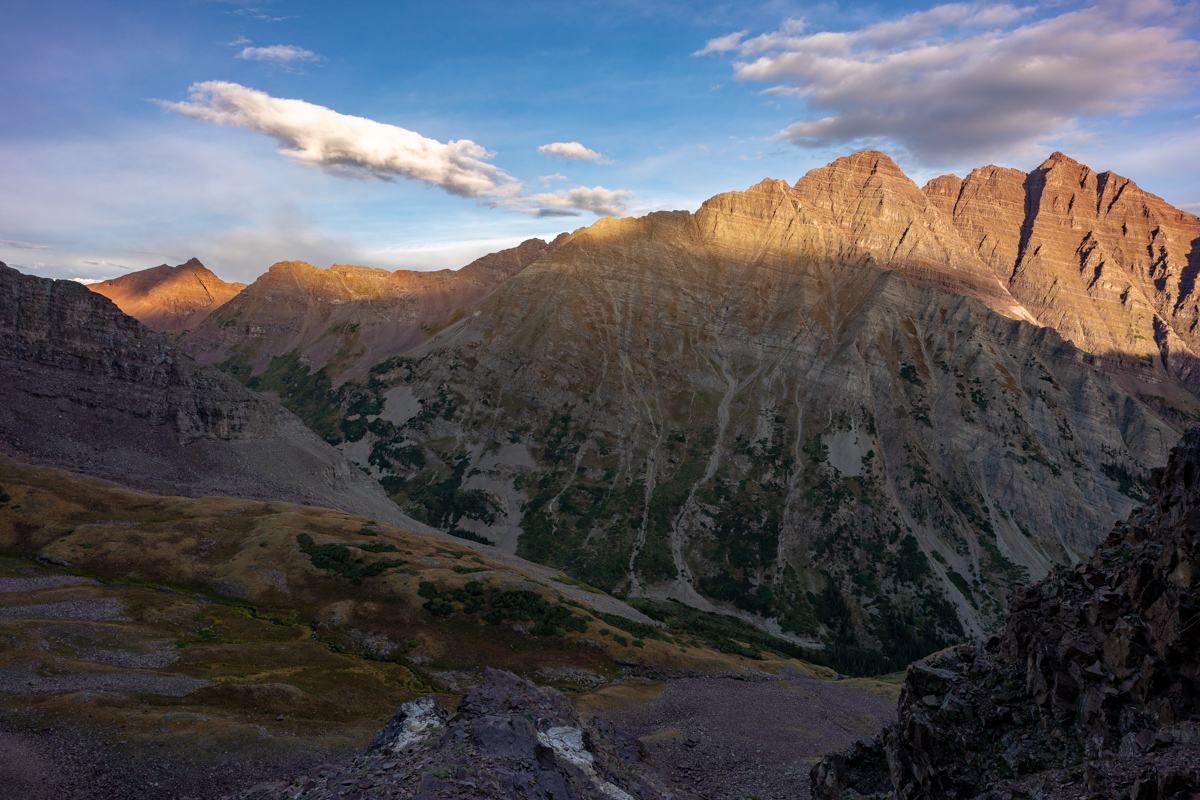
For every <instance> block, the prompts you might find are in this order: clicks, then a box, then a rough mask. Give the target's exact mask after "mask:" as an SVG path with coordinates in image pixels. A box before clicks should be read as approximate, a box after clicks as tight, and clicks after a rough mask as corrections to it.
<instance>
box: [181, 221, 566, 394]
mask: <svg viewBox="0 0 1200 800" xmlns="http://www.w3.org/2000/svg"><path fill="white" fill-rule="evenodd" d="M551 246H552V245H548V244H547V243H546V242H543V241H542V240H541V239H530V240H528V241H526V242H523V243H522V244H520V245H519V246H517V247H514V248H510V249H508V250H503V251H500V252H498V253H491V254H489V255H486V256H484V257H482V258H480V259H477V260H476V261H473V262H472V263H470V264H468V265H467V266H465V267H463V268H462V269H459V270H449V269H444V270H439V271H436V272H416V271H412V270H398V271H396V272H389V271H387V270H383V269H369V268H367V267H355V266H350V265H346V264H334V265H333V266H332V267H330V268H329V269H319V268H317V267H314V266H312V265H311V264H306V263H305V262H303V261H281V262H279V263H277V264H275V265H273V266H272V267H271V268H270V270H268V271H267V272H266V274H264V275H262V276H261V277H259V278H258V280H256V281H255V282H254V283H252V284H251V285H250V286H249V287H248V288H247V289H246V290H245V291H243V292H242V293H241V294H239V295H238V296H237V297H236V298H234V299H233V300H232V301H230V302H229V303H227V304H226V305H225V306H223V307H222V308H221V309H220V310H219V311H217V312H216V313H215V314H213V315H211V316H209V317H208V318H206V319H204V320H203V321H202V322H198V324H196V325H195V326H193V329H192V330H191V331H190V332H189V334H188V336H187V337H186V338H185V339H184V340H183V346H184V347H185V348H186V349H187V350H188V351H189V352H191V353H192V354H193V355H194V356H195V357H196V359H197V360H199V361H201V362H202V363H206V364H215V363H220V364H222V365H223V366H225V367H226V368H227V369H230V370H232V371H233V372H234V374H236V375H238V376H239V377H242V378H243V379H245V378H249V377H250V376H251V375H254V374H257V373H260V372H262V371H263V369H265V368H266V367H267V366H268V365H269V364H270V363H271V360H272V359H273V358H275V357H277V356H286V355H291V356H293V357H295V358H297V359H298V361H299V363H302V364H304V365H306V366H309V367H311V368H312V369H314V370H316V369H320V368H322V367H324V368H326V371H327V373H328V374H329V375H330V376H331V377H338V376H344V377H361V376H362V374H363V373H364V372H366V370H367V369H368V368H370V367H371V366H373V365H375V364H377V363H379V362H380V361H383V360H385V359H387V358H390V357H392V356H395V355H398V354H400V353H403V352H406V351H408V350H411V349H412V348H414V347H416V346H417V345H419V344H421V343H423V342H425V341H427V340H428V339H429V338H430V337H431V336H432V335H433V334H435V333H436V332H437V331H439V330H441V329H442V328H444V327H446V326H447V325H450V324H452V323H454V322H457V321H458V320H460V319H462V318H463V317H465V316H466V315H467V314H469V313H471V311H473V310H474V309H475V307H476V306H478V305H479V303H480V302H482V301H483V300H484V299H485V298H487V297H488V296H489V295H490V294H491V293H492V292H494V291H495V290H496V288H497V287H498V286H500V285H501V284H503V283H504V282H505V281H506V280H508V279H509V278H511V277H512V276H513V275H515V274H516V273H518V272H520V271H521V270H522V269H524V268H525V267H526V266H528V265H529V264H530V263H531V262H533V261H535V260H536V259H537V258H539V257H540V256H541V255H542V254H543V253H544V252H546V250H547V249H549V248H550V247H551Z"/></svg>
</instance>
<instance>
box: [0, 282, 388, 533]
mask: <svg viewBox="0 0 1200 800" xmlns="http://www.w3.org/2000/svg"><path fill="white" fill-rule="evenodd" d="M0 452H3V453H5V454H7V455H9V456H11V457H13V458H16V459H18V460H20V461H25V462H31V463H38V464H45V465H48V466H54V467H60V468H64V469H71V470H76V471H79V472H83V473H86V474H89V475H94V476H96V477H100V478H105V479H108V480H112V481H115V482H118V483H121V484H124V485H126V486H129V487H131V488H136V489H141V490H145V491H150V492H155V493H158V494H173V495H186V496H192V497H199V496H203V495H216V494H219V495H229V496H233V497H246V498H253V499H273V500H286V501H290V502H296V503H309V504H316V505H322V506H327V507H331V508H340V509H344V510H347V511H353V512H355V513H359V514H363V515H365V516H370V517H374V518H376V519H379V520H383V521H388V522H392V523H395V524H406V523H408V522H411V521H410V520H408V518H407V517H405V516H404V515H403V514H402V513H401V512H400V510H399V509H398V508H397V507H396V506H395V504H394V503H392V502H391V501H389V500H388V499H387V497H386V496H385V495H384V494H383V492H382V491H381V490H380V488H379V486H378V485H377V484H376V483H375V482H374V481H372V480H370V479H369V478H367V477H366V476H365V475H363V474H362V473H361V471H360V470H358V469H357V468H356V467H355V466H354V465H352V464H351V463H350V462H348V461H347V460H346V459H345V458H344V457H343V456H342V455H341V454H339V453H338V452H337V451H335V450H334V449H333V448H331V447H330V446H329V445H327V444H326V443H325V442H323V441H321V440H320V439H319V438H317V436H316V435H315V434H313V433H312V432H311V431H309V430H308V429H307V428H306V427H305V426H304V425H303V424H302V423H301V422H300V421H299V420H298V419H296V417H295V416H293V415H292V414H291V413H290V412H288V411H287V410H285V409H284V408H282V407H281V406H279V405H278V404H277V403H275V402H274V401H272V400H269V399H267V398H265V397H262V396H260V395H257V394H255V393H254V392H251V391H250V390H248V389H246V388H244V387H242V386H241V385H240V384H238V383H237V382H236V381H234V380H232V379H231V378H228V377H226V376H225V375H223V374H221V373H220V372H218V371H217V370H215V369H213V368H211V367H204V366H201V365H199V364H196V363H195V362H194V361H193V360H192V359H191V357H190V356H188V355H187V354H185V353H183V352H182V351H180V350H179V349H178V348H176V347H174V346H173V345H172V344H171V343H170V342H169V341H168V340H167V339H166V338H165V337H164V336H162V335H160V334H158V333H154V332H153V331H150V330H148V329H147V328H145V327H144V326H143V325H142V324H141V323H140V322H138V321H137V320H135V319H133V318H132V317H129V316H126V315H125V314H123V313H122V312H121V311H120V310H119V309H118V308H117V307H116V306H115V305H113V303H112V302H111V301H110V300H108V299H107V298H105V297H102V296H101V295H98V294H96V293H93V292H90V291H88V290H87V289H86V288H85V287H83V286H81V285H80V284H77V283H74V282H72V281H52V280H47V279H44V278H37V277H34V276H30V275H23V274H21V273H20V272H17V271H16V270H14V269H11V268H9V267H8V266H6V265H3V264H0Z"/></svg>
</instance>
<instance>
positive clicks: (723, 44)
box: [692, 31, 750, 56]
mask: <svg viewBox="0 0 1200 800" xmlns="http://www.w3.org/2000/svg"><path fill="white" fill-rule="evenodd" d="M749 32H750V31H738V32H737V33H730V34H727V35H725V36H718V37H717V38H715V39H709V40H708V41H707V42H706V43H705V44H704V47H703V49H700V50H697V51H696V52H694V53H692V55H694V56H707V55H712V54H713V53H728V52H729V51H731V50H737V49H738V48H739V47H740V46H741V44H742V39H744V38H746V34H748V33H749Z"/></svg>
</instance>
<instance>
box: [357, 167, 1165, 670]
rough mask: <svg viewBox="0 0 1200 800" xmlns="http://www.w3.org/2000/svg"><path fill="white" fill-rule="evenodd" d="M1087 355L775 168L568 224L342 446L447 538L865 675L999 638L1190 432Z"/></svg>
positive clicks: (379, 397)
mask: <svg viewBox="0 0 1200 800" xmlns="http://www.w3.org/2000/svg"><path fill="white" fill-rule="evenodd" d="M951 233H952V231H951V232H949V233H947V236H948V237H949V236H950V234H951ZM1095 362H1096V360H1095V359H1093V357H1091V356H1089V355H1087V354H1086V353H1083V352H1081V351H1079V350H1078V349H1077V348H1075V347H1073V346H1072V345H1071V344H1069V343H1067V342H1065V341H1063V339H1062V338H1061V337H1059V336H1058V335H1057V334H1056V333H1055V332H1054V331H1053V330H1051V329H1047V328H1038V327H1036V326H1034V325H1031V324H1029V323H1026V322H1022V321H1018V320H1013V319H1010V318H1006V317H1004V316H1001V315H999V314H996V313H993V312H992V311H990V310H989V309H988V308H987V307H986V306H984V305H983V304H982V303H980V302H978V301H977V300H975V299H973V298H970V297H964V296H961V295H955V294H949V293H946V292H942V291H934V290H931V289H928V288H921V287H918V286H914V285H912V284H911V283H910V282H909V281H908V280H907V279H906V278H905V277H904V276H902V275H901V274H899V273H897V272H895V271H889V270H884V269H880V268H879V267H878V266H877V264H876V260H875V258H874V257H873V255H872V254H871V252H869V251H868V250H866V249H864V248H863V247H861V246H858V245H856V244H854V243H853V242H850V241H848V240H847V237H846V236H845V234H844V232H843V231H841V230H840V229H837V228H835V227H833V226H830V225H828V224H826V223H824V222H822V221H821V220H820V219H819V218H814V217H813V216H810V214H809V212H808V211H807V210H806V209H805V208H804V207H803V206H802V205H801V203H799V202H798V200H797V197H796V193H795V192H794V191H793V190H792V188H791V187H789V186H788V185H787V184H785V183H782V182H779V181H764V182H763V183H761V184H759V185H758V186H756V187H754V188H752V189H751V190H749V191H747V192H735V193H729V194H724V195H719V196H717V197H715V198H713V199H712V200H709V201H708V202H707V203H705V204H704V206H703V207H702V208H701V209H700V210H699V211H698V212H697V213H696V214H694V215H693V214H688V213H685V212H672V213H656V214H651V215H649V216H648V217H645V218H642V219H625V220H620V221H616V220H601V221H599V222H597V223H596V224H594V225H593V226H591V227H590V228H587V229H582V230H580V231H576V232H575V233H574V234H572V236H571V237H570V239H569V240H567V241H566V242H565V243H563V244H562V245H561V246H560V247H558V248H557V249H556V250H554V251H553V252H552V253H550V254H548V255H546V256H545V257H543V258H541V259H539V260H538V261H537V262H536V263H534V264H532V265H531V266H530V267H528V268H526V269H525V270H524V271H522V272H521V273H519V274H518V275H516V276H515V277H513V278H512V279H510V280H509V281H508V282H507V283H506V284H505V285H504V286H503V287H501V288H500V289H499V290H498V291H497V292H496V294H494V295H493V296H492V297H490V298H489V299H488V300H487V301H486V302H485V303H484V304H483V305H481V306H480V308H479V314H478V315H476V316H472V317H469V318H467V319H466V320H464V321H463V322H462V323H461V324H460V325H458V326H455V327H454V328H453V329H451V330H448V331H446V332H445V333H444V334H442V335H441V336H439V337H438V338H436V339H434V340H433V341H432V342H430V343H429V344H427V345H424V346H422V347H421V348H419V349H417V350H416V351H414V352H413V353H412V354H411V355H410V356H409V357H402V358H397V359H392V360H389V361H387V362H384V363H382V364H380V365H378V366H376V367H375V368H373V369H372V371H371V380H370V381H369V382H368V383H367V384H365V385H363V386H359V387H358V388H357V389H356V390H355V391H356V392H357V394H356V395H355V397H356V400H355V405H354V408H355V409H361V410H356V411H355V412H354V413H352V414H350V415H349V416H346V417H344V419H343V423H342V426H341V428H340V432H339V434H338V435H339V436H341V437H343V438H344V443H343V445H342V447H343V449H344V450H345V451H346V452H348V453H352V454H353V456H354V458H355V459H356V460H357V461H359V463H362V464H364V465H368V466H369V467H370V468H371V469H372V471H373V474H375V475H377V476H379V477H380V479H381V480H382V481H383V483H384V486H385V488H387V489H388V490H389V492H391V493H392V495H393V496H394V497H396V498H397V499H398V501H400V502H401V503H402V505H404V507H405V508H407V509H409V510H410V512H411V513H414V514H415V515H419V516H420V518H422V519H424V520H425V521H427V522H429V523H430V524H432V525H435V526H438V527H442V528H449V529H455V528H457V529H459V530H462V531H468V532H471V533H473V534H476V535H483V536H486V537H487V538H490V539H493V540H495V541H498V542H499V543H500V544H501V546H502V547H505V548H509V549H512V550H515V551H516V552H518V553H520V554H522V555H524V556H526V557H528V558H531V559H533V560H537V561H543V562H546V563H551V564H554V565H557V566H561V567H565V568H566V569H568V571H570V572H571V573H572V574H574V575H576V576H577V577H580V578H582V579H584V580H587V581H588V582H589V583H592V584H594V585H597V586H601V587H602V588H606V589H610V590H616V591H625V592H628V593H630V594H631V595H635V596H636V595H644V596H648V597H657V598H662V597H672V598H677V599H679V600H682V601H684V602H686V603H689V604H693V605H696V606H699V607H702V608H708V607H713V606H717V607H721V608H724V609H727V610H729V611H732V612H734V613H738V614H743V615H749V614H757V615H761V617H763V618H768V619H770V620H773V622H771V623H769V624H770V625H775V626H777V627H776V628H775V629H776V630H781V632H783V633H784V634H785V635H790V636H794V637H799V638H802V639H803V638H806V637H807V638H821V639H823V640H824V642H825V644H826V647H827V648H828V649H829V650H830V651H839V650H840V651H841V652H843V653H846V654H851V655H847V656H846V658H847V659H848V660H847V661H845V662H842V663H846V664H849V663H852V662H853V663H856V664H858V666H857V667H856V668H859V669H863V668H866V667H865V666H864V665H865V664H866V661H863V659H865V660H869V659H870V658H872V657H873V656H870V655H869V653H872V652H874V653H878V652H879V650H876V649H874V648H882V651H883V652H884V653H888V654H890V655H889V656H888V658H893V657H895V658H900V655H899V654H901V653H904V652H918V651H920V650H922V649H924V650H925V652H929V651H930V650H932V649H936V648H937V647H939V646H941V643H944V642H948V641H951V640H953V639H954V638H955V637H957V636H961V635H962V634H963V633H964V632H969V631H979V630H983V629H985V628H988V627H990V626H992V625H994V624H995V621H996V620H997V619H998V617H999V615H1000V613H1001V611H1002V608H1003V606H1002V600H1003V598H1004V596H1005V593H1006V592H1007V591H1008V589H1009V588H1010V587H1011V586H1014V585H1017V584H1019V583H1020V582H1021V581H1023V580H1025V576H1027V575H1032V576H1035V577H1036V576H1040V575H1043V574H1045V572H1046V570H1047V569H1048V568H1049V567H1050V566H1051V565H1052V564H1053V563H1055V562H1058V561H1068V560H1072V559H1077V558H1080V557H1082V556H1083V555H1084V554H1086V553H1087V552H1089V551H1090V550H1091V548H1092V547H1094V545H1095V543H1096V541H1097V540H1098V538H1099V537H1100V535H1102V533H1103V531H1105V530H1107V529H1108V528H1109V527H1111V525H1112V523H1113V521H1114V520H1115V519H1117V518H1119V517H1120V516H1123V515H1124V514H1126V513H1128V511H1129V509H1130V508H1131V507H1132V505H1133V502H1134V500H1133V498H1134V497H1140V485H1141V484H1140V481H1141V480H1142V476H1144V474H1145V472H1146V469H1147V468H1148V467H1149V466H1151V465H1154V464H1158V463H1161V462H1162V460H1163V459H1164V458H1165V455H1166V452H1167V448H1168V447H1169V446H1170V445H1171V443H1173V442H1174V440H1175V437H1176V434H1175V432H1174V431H1172V430H1171V429H1170V428H1168V427H1167V426H1166V425H1164V424H1163V423H1161V422H1159V421H1158V420H1157V419H1156V418H1154V416H1153V415H1151V414H1150V413H1148V411H1147V410H1146V409H1145V408H1144V407H1143V406H1142V405H1141V404H1139V403H1138V402H1137V401H1136V400H1134V399H1133V398H1131V397H1129V396H1128V395H1127V394H1125V393H1124V392H1123V391H1122V390H1121V389H1120V388H1119V387H1118V386H1117V385H1116V384H1114V383H1113V381H1112V380H1111V379H1110V378H1109V377H1108V376H1107V375H1106V374H1105V373H1104V372H1103V371H1102V370H1101V369H1100V368H1099V365H1098V363H1095ZM855 659H859V661H855ZM885 663H886V664H892V663H894V662H893V661H888V660H886V659H885V660H884V661H883V662H879V663H877V664H875V666H878V667H882V666H885ZM903 663H906V662H903Z"/></svg>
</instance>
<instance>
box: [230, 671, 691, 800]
mask: <svg viewBox="0 0 1200 800" xmlns="http://www.w3.org/2000/svg"><path fill="white" fill-rule="evenodd" d="M644 757H645V751H644V749H643V747H642V744H641V742H639V741H638V740H637V739H635V738H633V737H632V736H628V735H626V734H623V733H622V732H621V731H619V730H616V729H615V728H613V727H612V726H611V725H610V724H608V723H607V722H605V721H604V720H601V719H594V720H592V721H591V722H584V721H583V720H581V719H580V717H579V714H577V713H576V712H575V709H573V708H572V707H571V704H570V703H569V702H568V701H567V699H566V698H565V697H563V695H562V694H560V693H559V692H556V691H555V690H553V689H539V688H538V687H537V686H535V685H534V684H532V683H530V682H529V681H527V680H524V679H522V678H519V677H517V676H516V675H514V674H512V673H511V672H501V671H499V670H492V669H489V670H488V671H487V676H486V678H485V679H484V683H483V685H482V686H477V687H474V688H471V689H468V690H467V692H466V694H464V695H463V697H462V700H461V701H459V704H458V711H457V713H455V714H454V715H453V716H451V715H450V714H449V713H448V712H447V711H446V709H445V708H444V707H442V703H441V701H440V700H439V699H438V698H437V697H436V696H434V695H428V696H425V697H422V698H418V699H417V700H413V701H412V702H410V703H405V704H404V705H403V706H401V708H400V710H399V711H397V712H396V715H395V716H394V717H392V719H391V720H390V721H389V722H388V723H387V725H385V726H384V728H383V730H381V731H380V732H379V733H378V735H376V737H375V739H374V740H373V741H372V742H371V744H370V746H369V747H368V748H367V752H366V753H365V754H364V755H363V756H361V757H359V758H358V759H356V760H355V761H354V762H353V763H352V764H351V765H350V766H349V768H330V767H326V768H324V769H318V770H315V772H316V774H315V775H311V776H300V777H298V778H296V779H294V780H293V781H292V782H291V783H290V784H283V783H277V784H264V785H260V786H257V787H255V788H253V789H250V790H247V791H245V792H241V793H239V794H238V795H236V797H237V800H273V799H274V798H278V799H279V800H283V798H288V799H289V800H292V798H299V797H303V798H306V800H325V798H335V797H340V796H344V795H346V794H347V792H352V793H353V794H354V795H355V796H357V797H360V798H363V800H367V799H368V798H370V799H371V800H375V799H376V798H379V799H382V798H392V797H437V798H444V800H455V799H456V798H468V797H507V798H512V799H513V800H526V799H527V800H554V799H555V798H578V800H634V798H640V800H666V799H667V798H679V799H680V800H685V799H686V798H692V797H694V796H693V795H691V794H689V793H687V792H682V791H679V790H676V789H673V788H671V787H670V786H668V785H667V783H666V781H664V780H663V779H662V777H661V776H660V775H659V774H658V773H657V772H656V771H655V770H654V768H653V767H651V766H650V765H648V764H647V763H646V762H645V760H644ZM230 800H232V798H230Z"/></svg>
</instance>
